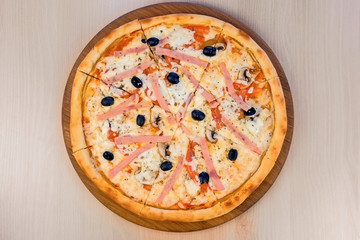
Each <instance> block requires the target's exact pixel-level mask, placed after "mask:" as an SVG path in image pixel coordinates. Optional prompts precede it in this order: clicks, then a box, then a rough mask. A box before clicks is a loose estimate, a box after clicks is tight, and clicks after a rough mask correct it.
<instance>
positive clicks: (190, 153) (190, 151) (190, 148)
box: [184, 141, 198, 182]
mask: <svg viewBox="0 0 360 240" xmlns="http://www.w3.org/2000/svg"><path fill="white" fill-rule="evenodd" d="M195 146H196V143H194V142H193V141H190V142H189V145H188V149H187V152H186V158H185V160H186V161H187V162H192V157H193V156H194V151H193V148H194V147H195ZM184 166H185V168H186V171H187V172H188V174H189V176H190V177H191V179H192V180H193V181H194V182H198V180H197V179H196V176H197V175H198V173H197V172H196V171H194V170H193V169H192V168H191V166H190V165H188V164H185V165H184Z"/></svg>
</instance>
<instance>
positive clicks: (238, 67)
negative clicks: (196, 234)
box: [70, 14, 287, 222]
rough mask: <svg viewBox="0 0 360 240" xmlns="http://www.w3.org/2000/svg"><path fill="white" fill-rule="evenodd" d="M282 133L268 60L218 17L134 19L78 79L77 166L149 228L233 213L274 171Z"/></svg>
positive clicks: (279, 97) (97, 50) (280, 106)
mask: <svg viewBox="0 0 360 240" xmlns="http://www.w3.org/2000/svg"><path fill="white" fill-rule="evenodd" d="M286 130H287V116H286V108H285V100H284V95H283V91H282V88H281V84H280V79H279V77H278V75H277V72H276V70H275V68H274V66H273V64H272V63H271V61H270V60H269V58H268V56H267V55H266V53H265V51H264V50H263V49H261V48H260V47H259V46H258V45H257V43H256V42H255V41H254V40H253V39H251V38H250V37H249V36H248V35H247V34H246V33H245V32H243V31H242V30H240V29H237V28H236V27H234V26H232V25H230V24H229V23H226V22H223V21H221V20H218V19H216V18H212V17H208V16H204V15H196V14H172V15H165V16H157V17H153V18H149V19H141V20H134V21H132V22H129V23H127V24H125V25H122V26H120V27H119V28H117V29H114V30H113V31H111V32H110V33H109V34H107V35H106V36H105V37H104V38H103V39H101V40H100V41H99V42H97V43H96V45H95V46H94V47H93V48H92V49H91V51H90V52H89V53H88V54H87V56H86V57H85V58H84V60H83V61H82V62H81V63H80V65H79V67H78V69H77V71H76V74H75V78H74V83H73V88H72V97H71V117H70V135H71V143H72V150H73V155H74V157H75V159H76V161H77V162H78V164H79V166H80V167H81V169H82V170H83V171H84V173H85V174H86V175H87V177H88V178H89V179H90V180H91V181H92V182H93V183H94V184H95V185H96V186H97V187H98V188H99V189H100V190H101V191H102V192H103V193H104V194H105V195H106V196H107V197H108V198H110V199H112V200H113V201H114V202H116V203H117V204H119V205H120V206H121V207H123V208H125V209H127V210H129V211H131V212H133V213H135V214H137V215H140V216H142V217H146V218H150V219H154V220H169V221H178V222H194V221H204V220H208V219H212V218H215V217H219V216H221V215H224V214H226V213H228V212H230V211H231V210H233V209H234V208H236V207H237V206H239V205H240V204H241V203H242V202H244V201H245V200H246V199H247V198H248V197H249V196H250V194H251V193H252V192H253V191H254V190H255V189H256V188H257V187H258V186H259V185H260V184H261V182H262V181H263V180H264V179H265V177H266V176H267V175H268V173H269V172H270V171H271V169H272V167H273V166H274V164H275V162H276V159H277V157H278V155H279V153H280V150H281V148H282V144H283V142H284V138H285V134H286Z"/></svg>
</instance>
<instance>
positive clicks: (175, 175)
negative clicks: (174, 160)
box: [156, 155, 184, 203]
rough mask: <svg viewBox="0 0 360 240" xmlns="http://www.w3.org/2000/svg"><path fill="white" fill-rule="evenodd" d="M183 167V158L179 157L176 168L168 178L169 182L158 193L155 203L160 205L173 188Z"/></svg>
mask: <svg viewBox="0 0 360 240" xmlns="http://www.w3.org/2000/svg"><path fill="white" fill-rule="evenodd" d="M183 167H184V156H183V155H181V156H179V160H178V164H177V166H176V169H175V171H174V173H173V175H172V176H171V177H170V179H169V181H167V183H166V185H165V187H164V188H163V190H162V192H161V193H160V195H159V197H158V198H157V200H156V202H157V203H161V202H162V200H164V198H165V197H166V195H167V194H168V193H169V192H170V190H171V189H172V187H173V186H174V184H175V182H176V180H177V178H178V177H179V175H180V173H181V171H182V169H183Z"/></svg>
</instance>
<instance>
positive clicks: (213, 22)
mask: <svg viewBox="0 0 360 240" xmlns="http://www.w3.org/2000/svg"><path fill="white" fill-rule="evenodd" d="M139 21H140V24H141V27H142V28H143V29H147V28H149V27H152V26H156V25H158V24H164V23H166V24H178V25H184V24H193V25H194V24H196V25H205V26H212V27H215V28H219V30H221V29H222V28H223V26H224V24H225V22H223V21H221V20H219V19H217V18H213V17H209V16H205V15H200V14H185V13H181V14H169V15H164V16H157V17H152V18H147V19H140V20H139ZM219 32H220V31H219Z"/></svg>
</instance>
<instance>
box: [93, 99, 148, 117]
mask: <svg viewBox="0 0 360 240" xmlns="http://www.w3.org/2000/svg"><path fill="white" fill-rule="evenodd" d="M150 106H151V103H149V102H144V101H142V102H140V103H138V104H135V105H130V106H128V107H126V108H124V109H120V110H119V111H116V112H112V113H109V112H107V113H104V114H102V115H98V117H97V118H98V120H106V119H108V118H111V117H114V116H116V115H119V114H123V113H126V112H129V111H131V110H135V109H139V108H143V107H150ZM110 111H111V110H110Z"/></svg>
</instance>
